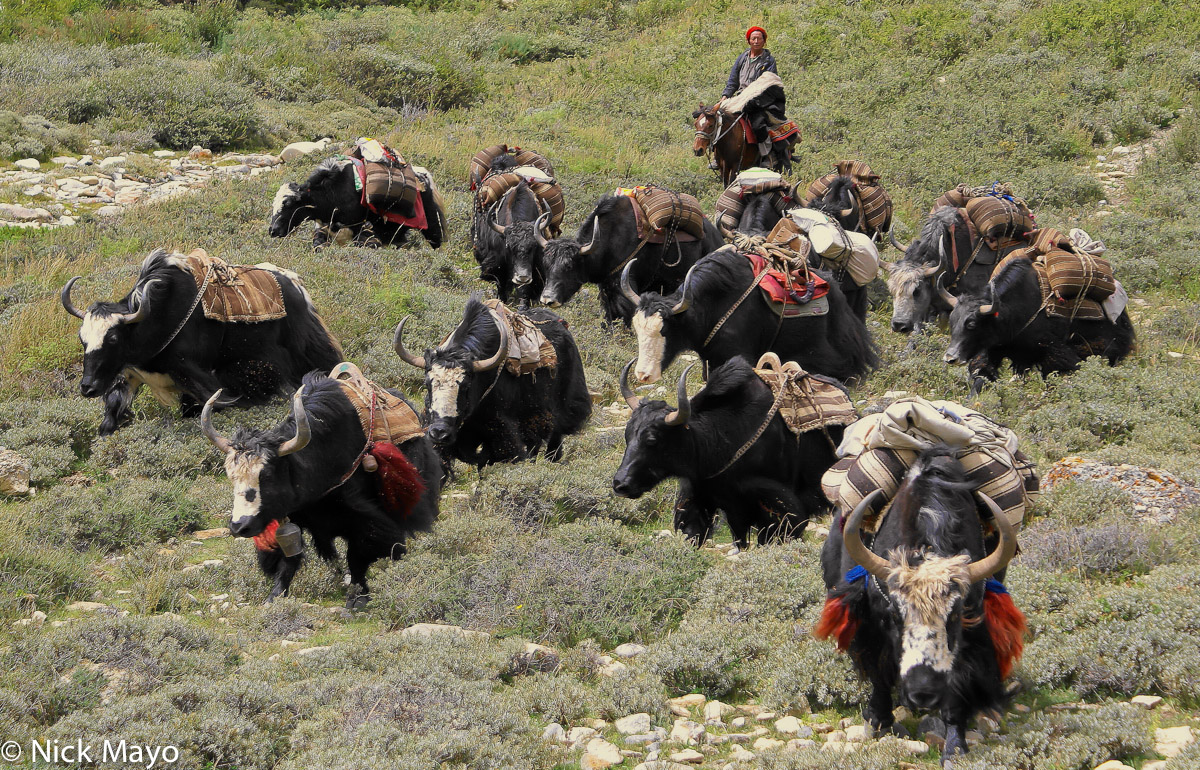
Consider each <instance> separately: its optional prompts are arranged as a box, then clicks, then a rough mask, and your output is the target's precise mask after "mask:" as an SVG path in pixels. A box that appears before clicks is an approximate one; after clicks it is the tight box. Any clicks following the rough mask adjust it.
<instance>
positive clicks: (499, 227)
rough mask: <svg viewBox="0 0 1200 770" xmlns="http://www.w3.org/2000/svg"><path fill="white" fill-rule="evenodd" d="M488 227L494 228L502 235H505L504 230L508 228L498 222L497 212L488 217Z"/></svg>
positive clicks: (497, 233)
mask: <svg viewBox="0 0 1200 770" xmlns="http://www.w3.org/2000/svg"><path fill="white" fill-rule="evenodd" d="M488 227H490V228H492V230H494V231H495V233H496V235H500V236H503V235H504V231H505V230H507V229H508V228H507V227H505V226H504V225H502V224H499V223H498V222H496V215H495V214H492V215H491V216H489V217H488Z"/></svg>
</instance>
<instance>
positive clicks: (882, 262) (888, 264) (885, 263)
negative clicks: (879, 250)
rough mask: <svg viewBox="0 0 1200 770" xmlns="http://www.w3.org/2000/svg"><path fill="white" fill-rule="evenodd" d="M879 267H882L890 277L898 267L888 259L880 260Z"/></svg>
mask: <svg viewBox="0 0 1200 770" xmlns="http://www.w3.org/2000/svg"><path fill="white" fill-rule="evenodd" d="M879 266H880V267H882V268H883V269H884V271H885V272H886V273H888V275H891V272H892V271H893V270H895V269H896V265H895V264H893V263H892V262H888V261H887V260H886V259H881V260H879Z"/></svg>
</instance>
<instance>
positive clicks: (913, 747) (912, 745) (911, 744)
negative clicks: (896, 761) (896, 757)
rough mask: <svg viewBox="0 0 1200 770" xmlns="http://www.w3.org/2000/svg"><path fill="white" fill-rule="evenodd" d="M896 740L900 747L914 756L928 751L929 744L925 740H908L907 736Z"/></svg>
mask: <svg viewBox="0 0 1200 770" xmlns="http://www.w3.org/2000/svg"><path fill="white" fill-rule="evenodd" d="M898 742H899V744H900V747H901V748H902V749H904V750H905V751H906V752H908V753H909V754H911V755H913V756H914V757H915V756H917V755H919V754H924V753H925V752H927V751H929V744H928V743H926V742H925V741H910V740H908V739H907V738H901V739H900V740H899V741H898Z"/></svg>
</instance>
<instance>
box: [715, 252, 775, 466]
mask: <svg viewBox="0 0 1200 770" xmlns="http://www.w3.org/2000/svg"><path fill="white" fill-rule="evenodd" d="M763 273H764V274H765V273H766V271H765V270H764V271H763ZM786 392H787V388H780V389H779V393H778V395H776V396H775V401H774V403H772V404H771V408H770V409H769V410H767V419H765V420H763V424H762V425H760V426H758V430H756V431H754V435H753V436H751V437H750V440H749V441H747V442H746V443H745V444H742V448H741V449H739V450H738V451H737V452H735V453H734V455H733V457H732V458H731V459H730V460H729V462H727V463H725V465H724V466H723V467H722V468H721V470H719V471H717V472H716V473H714V474H712V475H711V476H709V477H708V478H710V479H713V478H716V477H717V476H720V475H721V474H722V473H724V472H725V471H727V470H729V469H730V468H731V467H732V466H733V464H734V463H736V462H737V461H738V460H740V459H742V455H744V454H746V452H749V451H750V447H752V446H754V445H755V444H756V443H757V442H758V440H759V439H760V438H762V434H763V433H765V432H766V430H767V427H768V426H770V424H771V420H773V419H775V415H776V414H777V413H778V412H779V407H780V406H782V405H783V396H784V393H786Z"/></svg>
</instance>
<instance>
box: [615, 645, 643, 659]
mask: <svg viewBox="0 0 1200 770" xmlns="http://www.w3.org/2000/svg"><path fill="white" fill-rule="evenodd" d="M645 651H646V647H645V646H643V645H640V644H632V643H626V644H622V645H620V646H618V647H617V648H616V649H615V650H613V651H612V654H613V655H616V656H617V657H618V658H626V659H628V658H636V657H637V656H638V655H641V654H642V653H643V652H645Z"/></svg>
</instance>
